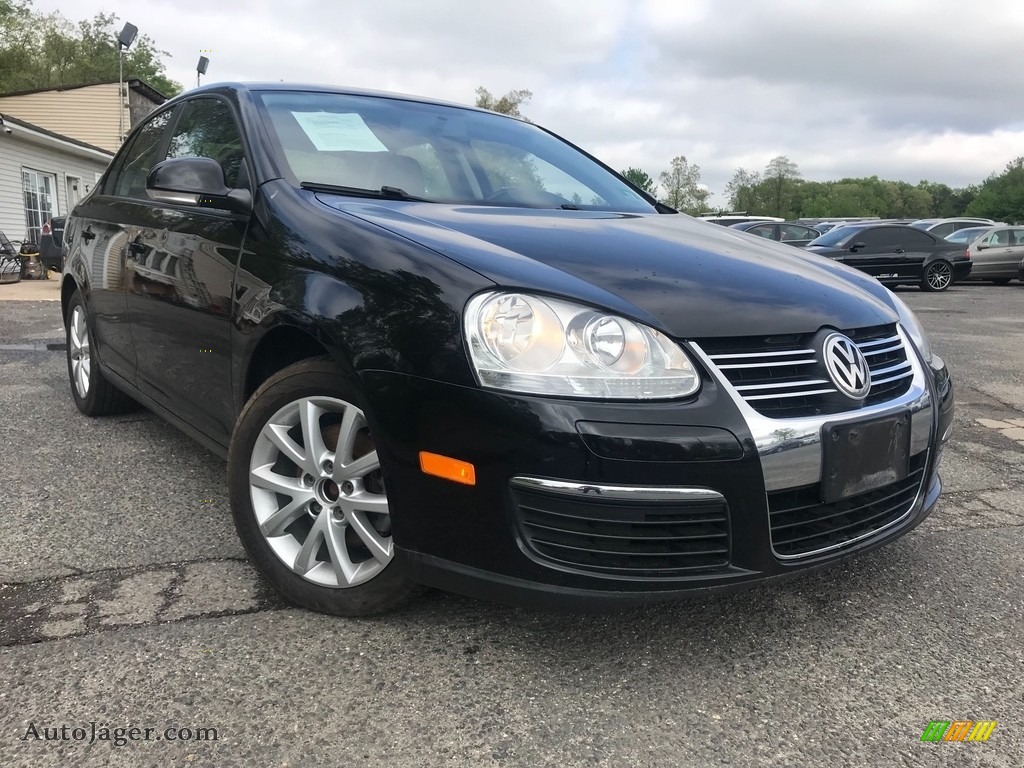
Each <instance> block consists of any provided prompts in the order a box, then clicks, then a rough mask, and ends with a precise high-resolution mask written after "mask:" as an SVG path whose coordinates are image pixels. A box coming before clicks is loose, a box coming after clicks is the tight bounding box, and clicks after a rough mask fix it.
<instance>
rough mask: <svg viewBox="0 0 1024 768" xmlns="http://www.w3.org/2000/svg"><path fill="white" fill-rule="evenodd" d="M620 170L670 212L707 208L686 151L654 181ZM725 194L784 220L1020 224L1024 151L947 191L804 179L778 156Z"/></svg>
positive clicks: (739, 174)
mask: <svg viewBox="0 0 1024 768" xmlns="http://www.w3.org/2000/svg"><path fill="white" fill-rule="evenodd" d="M622 175H623V176H625V177H626V178H627V179H629V180H630V181H631V182H633V184H635V185H636V186H638V187H640V188H641V189H643V190H645V191H646V192H648V193H650V194H652V195H654V196H655V197H657V198H658V199H659V200H661V201H662V202H663V203H665V204H667V205H670V206H672V207H673V208H675V209H676V210H680V211H684V212H685V213H691V214H699V213H705V212H708V209H707V205H706V201H707V199H708V197H709V196H710V193H709V191H708V189H707V187H705V186H703V185H702V184H701V183H700V167H699V166H698V165H697V164H696V163H691V162H689V161H687V159H686V157H685V156H682V155H681V156H678V157H675V158H673V159H672V162H671V164H670V167H669V169H668V170H667V171H662V172H661V174H660V175H659V177H658V179H659V183H655V180H654V178H653V177H652V176H651V175H650V174H648V173H647V172H645V171H643V170H641V169H639V168H632V167H631V168H627V169H625V170H624V171H622ZM725 196H726V198H727V199H728V201H729V208H730V210H735V211H745V212H747V213H750V214H756V215H762V216H781V217H782V218H785V219H798V218H832V217H843V216H878V217H879V218H883V219H923V218H931V217H935V218H951V217H955V216H981V217H984V218H990V219H995V220H996V221H1006V222H1014V223H1015V222H1020V221H1024V156H1022V157H1017V158H1015V159H1014V160H1011V161H1010V162H1009V163H1007V164H1006V167H1005V168H1004V169H1003V171H1002V172H1000V173H993V174H991V175H990V176H989V177H988V178H987V179H985V180H984V181H982V182H981V183H979V184H971V185H968V186H966V187H960V188H954V187H950V186H948V185H946V184H942V183H940V182H934V181H919V182H918V183H917V184H910V183H909V182H906V181H891V180H888V179H880V178H879V177H878V176H867V177H861V178H843V179H838V180H834V181H808V180H807V179H804V178H803V177H802V175H801V173H800V169H799V167H798V166H797V164H796V163H795V162H793V161H792V160H790V159H789V158H788V157H786V156H785V155H779V156H778V157H775V158H772V160H771V161H770V162H769V163H768V165H767V166H766V167H765V168H764V170H763V171H752V170H749V169H746V168H737V169H736V171H735V173H734V174H733V176H732V179H730V181H729V183H728V184H727V185H726V187H725Z"/></svg>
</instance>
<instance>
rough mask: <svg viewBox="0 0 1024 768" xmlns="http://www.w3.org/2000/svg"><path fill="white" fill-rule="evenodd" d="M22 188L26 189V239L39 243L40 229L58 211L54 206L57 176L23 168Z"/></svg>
mask: <svg viewBox="0 0 1024 768" xmlns="http://www.w3.org/2000/svg"><path fill="white" fill-rule="evenodd" d="M21 188H22V189H23V190H24V191H25V225H26V234H25V239H26V240H28V241H29V242H33V243H38V242H39V230H41V229H42V228H43V224H45V223H46V222H47V221H49V220H50V219H52V218H53V217H54V216H55V215H56V213H57V211H56V208H55V207H54V206H55V203H56V197H55V191H56V189H57V178H56V177H55V176H54V175H53V174H52V173H40V172H39V171H32V170H29V169H28V168H22V169H21Z"/></svg>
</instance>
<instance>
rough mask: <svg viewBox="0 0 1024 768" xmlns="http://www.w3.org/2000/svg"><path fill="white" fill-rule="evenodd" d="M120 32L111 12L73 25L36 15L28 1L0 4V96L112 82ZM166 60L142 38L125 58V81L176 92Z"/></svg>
mask: <svg viewBox="0 0 1024 768" xmlns="http://www.w3.org/2000/svg"><path fill="white" fill-rule="evenodd" d="M118 32H120V27H119V26H118V24H117V17H116V16H114V15H113V14H110V13H97V14H96V15H95V16H94V17H93V18H92V19H89V20H86V21H79V22H72V21H69V20H68V19H67V18H65V17H64V16H63V15H62V14H61V13H60V12H59V11H57V12H54V13H43V12H41V11H36V10H34V9H33V8H32V3H31V0H0V93H10V92H14V91H28V90H34V89H36V88H67V87H71V86H76V85H86V84H90V83H98V82H110V81H116V80H117V76H118V71H117V70H118V62H117V58H118V57H117V49H118V43H117V35H118ZM167 55H168V54H167V52H166V51H162V50H160V49H158V48H157V47H156V44H155V43H154V42H153V40H152V39H151V38H150V37H149V36H147V35H144V34H140V35H139V36H138V37H137V38H136V39H135V42H134V43H133V44H132V46H131V48H129V49H128V50H127V51H125V52H124V54H123V58H124V62H123V64H124V76H125V78H126V79H127V78H131V77H138V78H141V79H142V80H145V81H146V82H147V83H149V84H150V85H152V86H153V87H154V88H156V89H157V90H158V91H160V92H161V93H162V94H164V95H165V96H168V97H170V96H174V95H176V94H178V93H180V92H181V90H182V86H181V84H180V83H177V82H175V81H173V80H171V79H169V78H168V77H167V75H166V73H165V70H164V65H163V61H162V57H165V56H167Z"/></svg>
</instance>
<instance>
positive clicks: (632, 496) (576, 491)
mask: <svg viewBox="0 0 1024 768" xmlns="http://www.w3.org/2000/svg"><path fill="white" fill-rule="evenodd" d="M509 483H510V484H511V485H513V486H519V487H520V488H524V489H526V490H532V491H541V492H546V493H555V494H560V495H563V496H582V497H593V498H595V499H613V500H615V501H639V502H645V501H724V499H725V497H724V496H722V494H720V493H719V492H718V491H713V490H711V489H710V488H687V487H682V486H671V485H666V486H643V485H597V484H594V483H572V482H568V481H566V480H549V479H547V478H544V477H522V476H519V477H513V478H512V479H511V480H510V481H509Z"/></svg>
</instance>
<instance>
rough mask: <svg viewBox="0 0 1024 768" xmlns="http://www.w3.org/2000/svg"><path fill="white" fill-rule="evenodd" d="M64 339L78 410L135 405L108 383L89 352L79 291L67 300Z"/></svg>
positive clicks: (121, 409)
mask: <svg viewBox="0 0 1024 768" xmlns="http://www.w3.org/2000/svg"><path fill="white" fill-rule="evenodd" d="M64 340H65V341H66V342H67V343H66V346H67V361H68V379H69V382H70V384H71V397H72V398H73V399H74V401H75V405H76V406H78V410H80V411H81V412H82V413H84V414H85V415H86V416H109V415H111V414H115V413H126V412H128V411H132V410H134V409H135V408H136V407H138V404H137V403H136V402H135V401H134V400H132V399H131V398H130V397H128V395H126V394H125V393H124V392H122V391H121V390H119V389H118V388H117V387H115V386H114V385H113V384H111V383H110V382H109V381H108V380H107V378H106V376H104V375H103V371H101V370H100V366H99V364H98V363H97V361H96V356H95V354H94V352H93V350H94V349H95V345H94V344H93V336H92V330H91V328H90V323H89V316H88V313H87V312H86V308H85V302H84V301H83V300H82V294H81V292H80V291H75V293H74V294H73V295H72V297H71V301H70V302H69V303H68V319H67V327H66V328H65V329H64Z"/></svg>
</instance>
